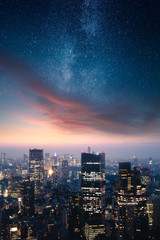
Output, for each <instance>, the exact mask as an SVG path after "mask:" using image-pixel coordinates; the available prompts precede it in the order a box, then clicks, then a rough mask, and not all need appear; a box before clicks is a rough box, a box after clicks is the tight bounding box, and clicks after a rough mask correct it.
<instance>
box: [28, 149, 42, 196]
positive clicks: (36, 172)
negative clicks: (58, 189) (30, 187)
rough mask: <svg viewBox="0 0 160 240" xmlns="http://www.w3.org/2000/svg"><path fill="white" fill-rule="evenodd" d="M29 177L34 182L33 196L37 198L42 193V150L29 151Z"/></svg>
mask: <svg viewBox="0 0 160 240" xmlns="http://www.w3.org/2000/svg"><path fill="white" fill-rule="evenodd" d="M29 177H30V181H34V194H35V198H37V197H38V196H39V195H40V194H42V192H43V177H44V160H43V150H42V149H30V150H29Z"/></svg>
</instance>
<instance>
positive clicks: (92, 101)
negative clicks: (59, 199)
mask: <svg viewBox="0 0 160 240" xmlns="http://www.w3.org/2000/svg"><path fill="white" fill-rule="evenodd" d="M0 19H1V21H0V151H1V152H4V151H6V150H7V149H8V150H9V149H11V148H12V149H13V148H14V147H15V148H18V147H20V148H21V149H22V148H24V149H26V148H27V149H28V147H42V148H45V147H46V148H47V149H49V147H50V149H55V150H56V148H57V149H60V148H61V149H63V148H64V149H67V146H70V149H71V148H72V147H73V149H74V147H75V149H78V146H79V149H80V150H83V149H82V147H84V148H85V147H87V146H89V145H91V146H94V147H95V148H96V149H97V150H100V151H101V150H105V151H106V152H107V151H109V153H110V155H111V156H117V157H118V156H119V154H120V156H123V153H122V152H123V151H124V156H126V155H127V154H137V153H138V154H139V155H141V156H147V155H148V157H149V155H153V156H155V157H158V156H159V150H158V148H159V144H160V2H159V1H154V0H152V1H151V0H144V1H139V0H134V1H132V0H126V1H121V0H78V1H75V0H68V1H66V0H46V1H42V0H28V1H24V0H1V1H0ZM127 144H129V145H127ZM97 146H98V147H97ZM113 146H115V149H114V147H113ZM117 146H118V147H117ZM126 146H127V148H128V149H130V151H129V150H127V153H125V148H126ZM140 146H142V148H141V150H140V149H139V148H140ZM68 149H69V148H68ZM70 151H71V150H70ZM76 151H78V150H76ZM115 152H116V153H115ZM128 157H130V156H128Z"/></svg>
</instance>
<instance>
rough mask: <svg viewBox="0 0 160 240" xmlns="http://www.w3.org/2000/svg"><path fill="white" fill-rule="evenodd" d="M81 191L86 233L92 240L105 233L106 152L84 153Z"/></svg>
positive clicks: (82, 156) (82, 157) (89, 239)
mask: <svg viewBox="0 0 160 240" xmlns="http://www.w3.org/2000/svg"><path fill="white" fill-rule="evenodd" d="M81 192H82V206H83V214H84V221H85V228H84V233H85V237H86V239H87V240H92V239H94V238H95V237H97V236H98V235H101V234H104V233H105V228H104V224H103V216H104V210H105V153H100V154H94V153H92V154H91V153H82V155H81Z"/></svg>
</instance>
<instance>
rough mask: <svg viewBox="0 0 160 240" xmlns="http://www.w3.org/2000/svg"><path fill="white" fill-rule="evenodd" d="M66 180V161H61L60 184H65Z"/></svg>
mask: <svg viewBox="0 0 160 240" xmlns="http://www.w3.org/2000/svg"><path fill="white" fill-rule="evenodd" d="M67 180H68V161H67V160H63V161H62V183H63V184H66V183H67Z"/></svg>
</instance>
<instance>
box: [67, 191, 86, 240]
mask: <svg viewBox="0 0 160 240" xmlns="http://www.w3.org/2000/svg"><path fill="white" fill-rule="evenodd" d="M82 227H83V218H82V196H81V195H80V194H79V193H72V194H71V195H70V196H69V235H70V238H71V239H72V238H73V239H79V238H80V236H81V234H82Z"/></svg>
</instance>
